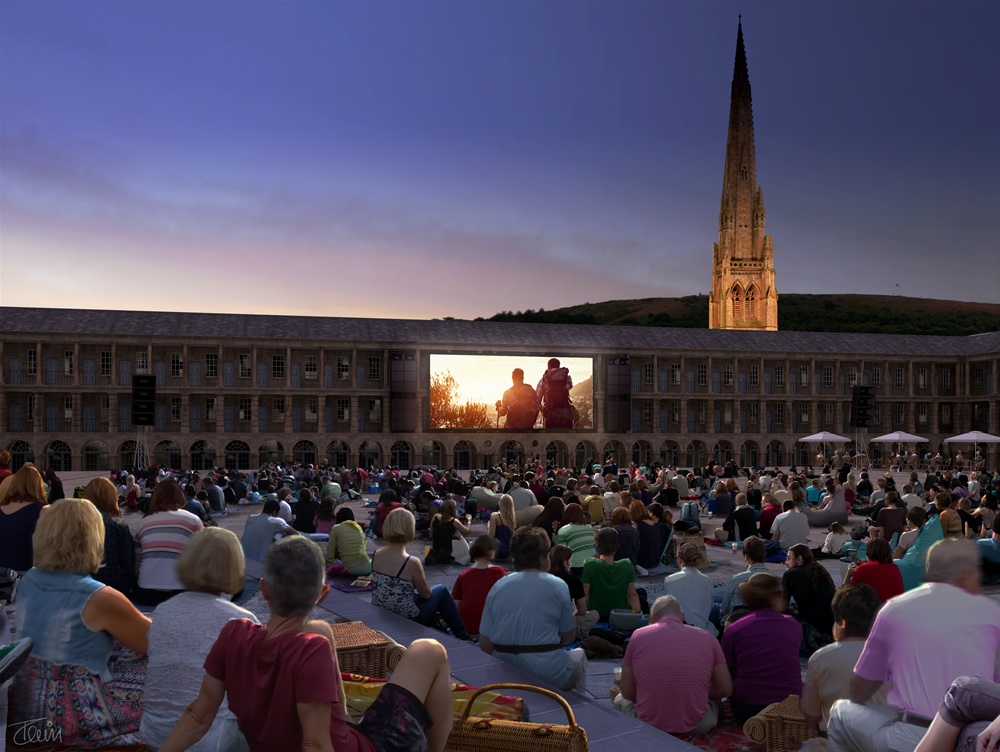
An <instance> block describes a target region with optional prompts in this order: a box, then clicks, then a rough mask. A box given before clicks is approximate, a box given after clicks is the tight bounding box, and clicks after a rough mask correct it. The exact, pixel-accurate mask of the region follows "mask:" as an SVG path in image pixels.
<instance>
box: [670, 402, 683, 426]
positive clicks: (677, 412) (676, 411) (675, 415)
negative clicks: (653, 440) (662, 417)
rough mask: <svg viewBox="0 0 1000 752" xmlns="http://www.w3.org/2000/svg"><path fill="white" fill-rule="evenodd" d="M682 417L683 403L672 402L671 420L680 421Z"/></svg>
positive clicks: (673, 421)
mask: <svg viewBox="0 0 1000 752" xmlns="http://www.w3.org/2000/svg"><path fill="white" fill-rule="evenodd" d="M680 419H681V403H680V402H671V403H670V420H671V422H672V423H674V424H676V423H679V422H680Z"/></svg>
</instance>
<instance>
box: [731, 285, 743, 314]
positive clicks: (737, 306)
mask: <svg viewBox="0 0 1000 752" xmlns="http://www.w3.org/2000/svg"><path fill="white" fill-rule="evenodd" d="M731 297H732V301H733V323H734V324H739V323H741V322H742V321H743V289H742V288H741V287H740V285H739V282H737V283H736V284H735V285H733V293H732V296H731Z"/></svg>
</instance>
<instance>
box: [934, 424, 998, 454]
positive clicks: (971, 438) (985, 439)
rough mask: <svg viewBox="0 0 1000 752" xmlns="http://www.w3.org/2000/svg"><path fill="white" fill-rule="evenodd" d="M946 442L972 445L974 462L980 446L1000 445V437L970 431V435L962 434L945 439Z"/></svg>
mask: <svg viewBox="0 0 1000 752" xmlns="http://www.w3.org/2000/svg"><path fill="white" fill-rule="evenodd" d="M945 442H946V443H948V444H972V456H973V462H974V461H975V456H976V452H977V451H978V449H979V444H997V443H1000V436H994V435H993V434H991V433H983V432H982V431H969V432H968V433H961V434H959V435H958V436H951V437H949V438H947V439H945Z"/></svg>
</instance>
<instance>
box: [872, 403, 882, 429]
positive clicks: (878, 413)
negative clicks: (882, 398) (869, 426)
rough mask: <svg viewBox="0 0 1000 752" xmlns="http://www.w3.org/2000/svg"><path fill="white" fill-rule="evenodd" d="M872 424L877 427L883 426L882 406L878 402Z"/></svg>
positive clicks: (873, 413) (873, 412) (873, 411)
mask: <svg viewBox="0 0 1000 752" xmlns="http://www.w3.org/2000/svg"><path fill="white" fill-rule="evenodd" d="M872 423H874V424H875V425H876V426H880V425H882V405H880V404H879V403H878V402H876V403H875V409H874V410H872Z"/></svg>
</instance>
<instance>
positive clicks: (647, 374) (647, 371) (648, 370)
mask: <svg viewBox="0 0 1000 752" xmlns="http://www.w3.org/2000/svg"><path fill="white" fill-rule="evenodd" d="M642 378H643V382H644V383H645V384H646V386H650V385H651V384H652V383H653V364H652V363H647V364H646V365H644V366H643V367H642Z"/></svg>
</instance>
